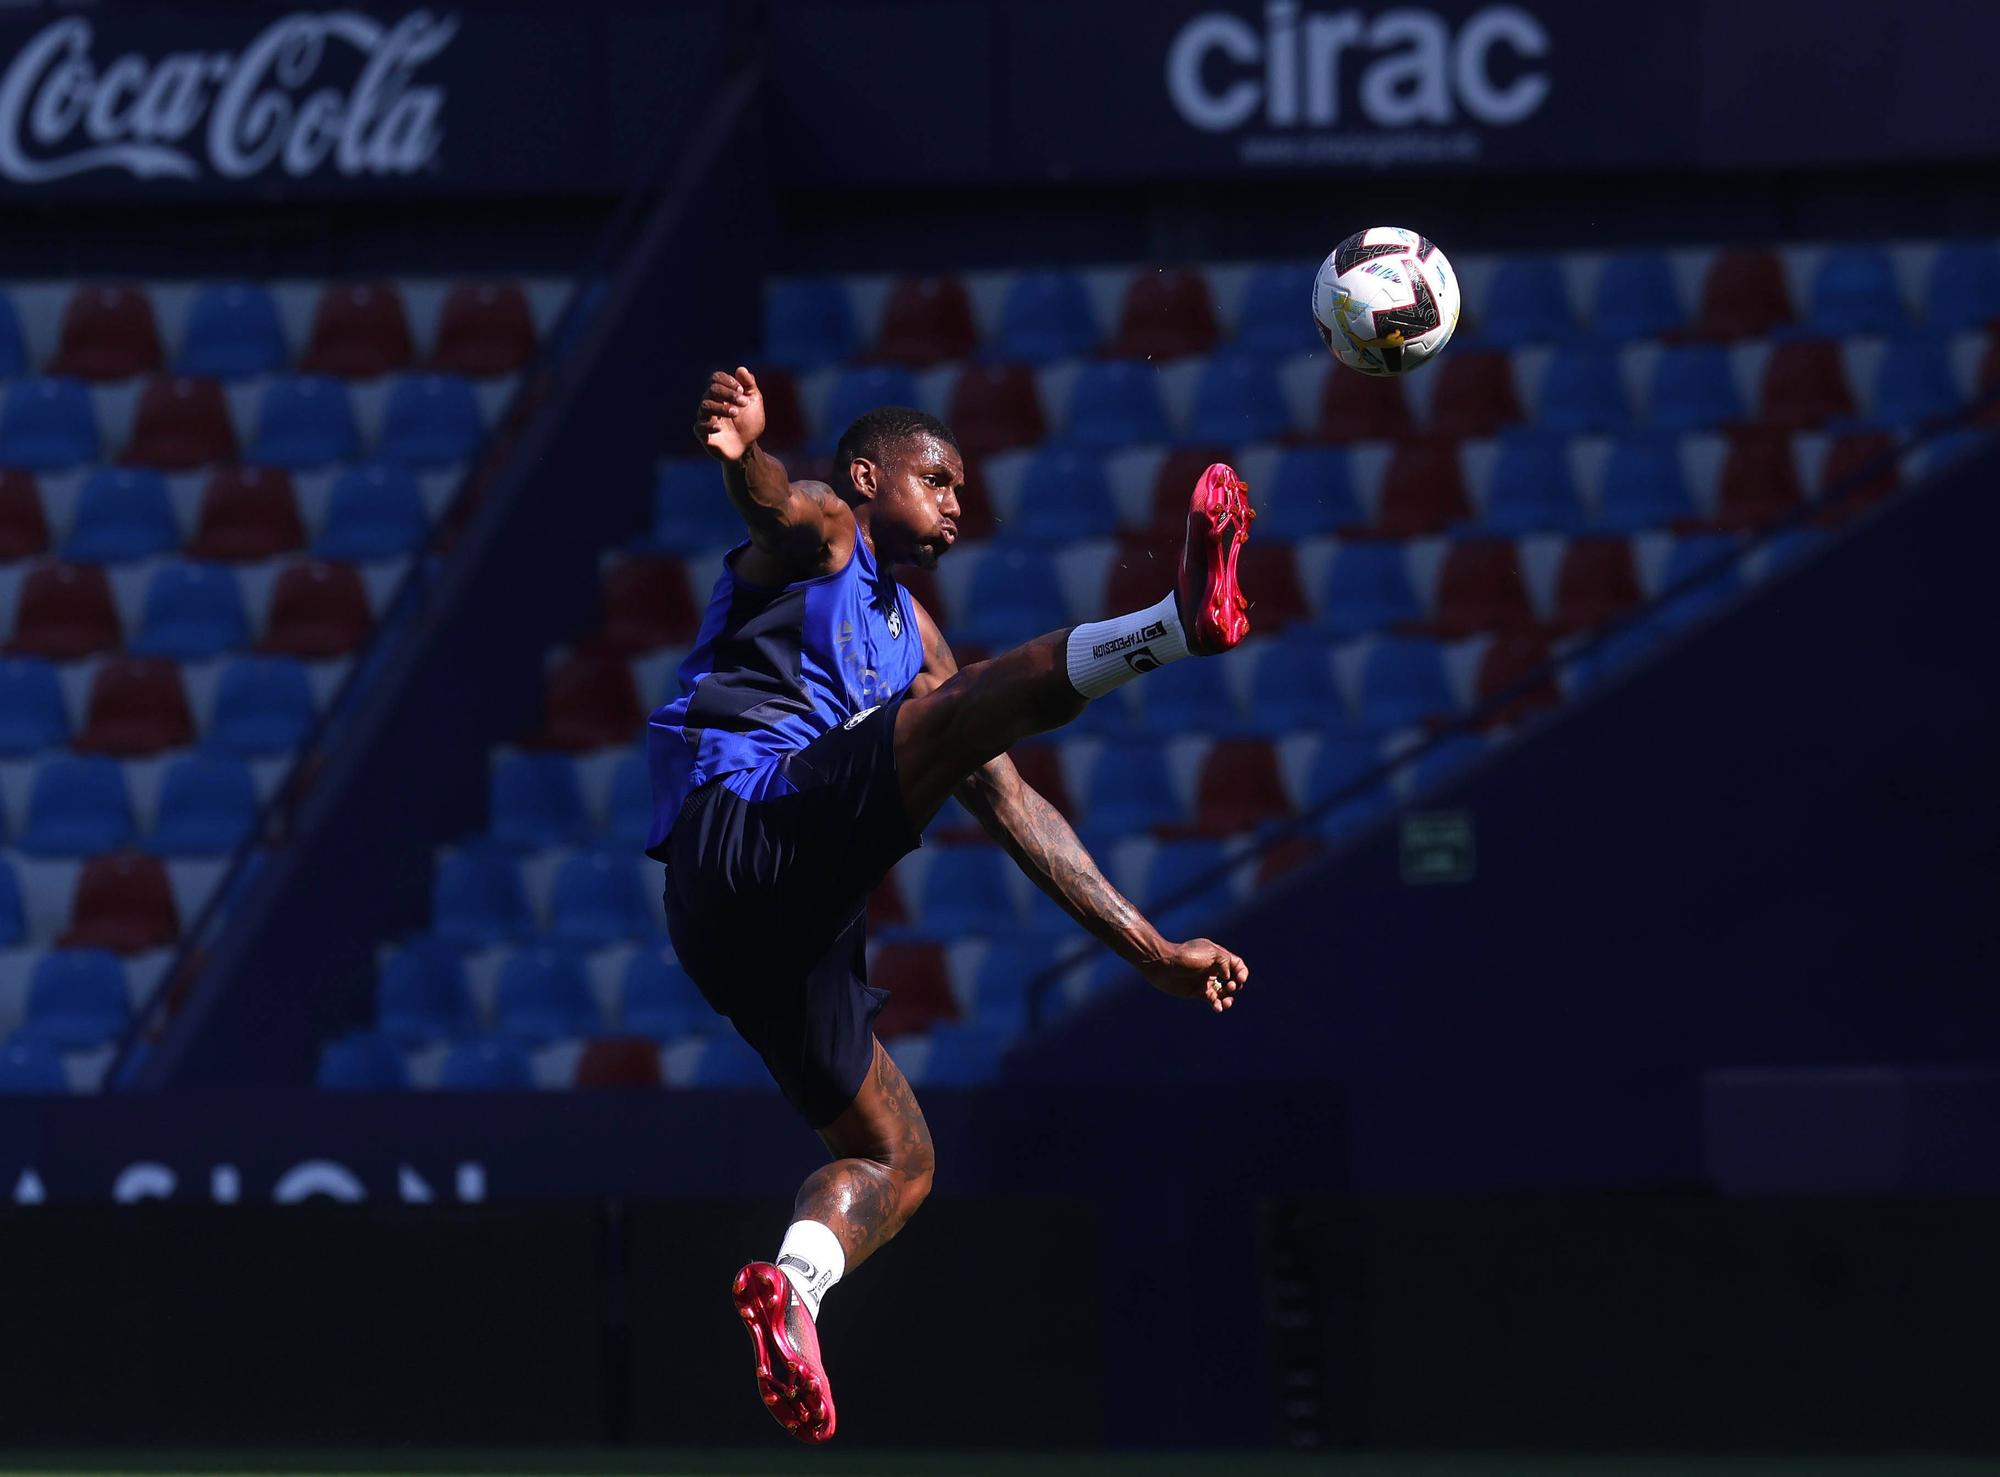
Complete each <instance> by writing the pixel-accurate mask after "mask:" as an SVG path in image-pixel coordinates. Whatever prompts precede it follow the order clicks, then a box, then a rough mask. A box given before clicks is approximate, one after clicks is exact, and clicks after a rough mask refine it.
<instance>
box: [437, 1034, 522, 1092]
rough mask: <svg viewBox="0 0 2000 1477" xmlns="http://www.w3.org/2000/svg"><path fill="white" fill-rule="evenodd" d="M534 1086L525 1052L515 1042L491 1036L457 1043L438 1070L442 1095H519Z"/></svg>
mask: <svg viewBox="0 0 2000 1477" xmlns="http://www.w3.org/2000/svg"><path fill="white" fill-rule="evenodd" d="M534 1085H535V1072H534V1068H533V1067H532V1066H530V1065H529V1063H528V1053H527V1052H525V1051H523V1050H522V1049H521V1047H520V1045H519V1044H518V1043H516V1042H513V1041H506V1040H501V1039H498V1038H495V1037H491V1036H484V1037H481V1038H479V1039H478V1040H476V1041H461V1042H459V1043H458V1045H456V1046H454V1047H452V1049H451V1050H450V1051H449V1052H448V1053H447V1054H446V1055H445V1059H444V1063H443V1065H442V1066H440V1067H439V1068H438V1087H439V1089H440V1090H442V1091H445V1092H520V1091H524V1090H526V1089H528V1088H532V1087H533V1086H534Z"/></svg>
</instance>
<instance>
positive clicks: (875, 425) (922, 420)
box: [833, 405, 963, 495]
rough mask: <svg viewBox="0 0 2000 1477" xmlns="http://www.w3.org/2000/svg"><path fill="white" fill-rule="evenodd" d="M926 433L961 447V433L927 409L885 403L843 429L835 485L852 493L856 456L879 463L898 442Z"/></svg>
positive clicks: (836, 453)
mask: <svg viewBox="0 0 2000 1477" xmlns="http://www.w3.org/2000/svg"><path fill="white" fill-rule="evenodd" d="M926 435H928V436H935V437H937V438H938V440H940V441H942V442H943V443H944V444H945V445H946V446H949V447H950V448H951V449H952V450H953V451H960V447H959V444H958V437H956V436H954V435H952V433H951V427H950V426H948V425H946V424H945V423H944V422H943V421H941V420H939V419H938V418H937V417H936V416H934V415H932V414H931V413H930V412H929V411H927V410H916V409H913V408H912V407H910V406H908V405H883V406H879V407H877V408H876V409H874V410H871V411H869V412H868V413H867V414H866V415H863V416H860V417H858V418H857V419H856V420H855V422H854V424H853V425H851V426H849V427H848V428H847V429H846V430H845V431H842V432H841V433H840V444H839V445H838V446H836V447H835V448H834V450H833V459H834V461H835V462H837V463H838V464H839V470H838V476H837V478H836V480H835V484H834V485H835V486H837V487H838V488H839V489H840V490H841V492H842V494H843V495H848V494H851V493H852V492H853V491H854V486H853V482H852V480H851V478H850V475H849V472H848V468H849V467H851V466H853V465H854V459H855V458H856V457H865V458H867V459H868V460H869V461H871V462H873V463H875V465H877V466H878V467H879V466H881V465H882V462H883V459H884V458H885V457H886V456H887V455H888V454H889V452H890V450H891V449H892V448H893V447H894V446H895V445H896V444H897V443H898V442H900V441H904V440H907V439H908V438H909V437H911V436H926ZM961 454H963V453H962V452H961Z"/></svg>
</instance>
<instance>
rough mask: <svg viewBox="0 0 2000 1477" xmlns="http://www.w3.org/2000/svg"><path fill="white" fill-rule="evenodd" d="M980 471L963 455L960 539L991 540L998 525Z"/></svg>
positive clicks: (901, 571)
mask: <svg viewBox="0 0 2000 1477" xmlns="http://www.w3.org/2000/svg"><path fill="white" fill-rule="evenodd" d="M983 472H984V469H983V468H982V467H981V466H980V465H979V457H978V456H977V455H976V454H975V453H973V452H970V451H967V452H965V482H964V484H963V485H962V486H961V487H960V488H959V490H958V536H959V538H960V539H982V538H991V537H992V536H993V530H994V529H995V528H996V527H997V526H998V525H996V524H995V523H994V521H993V500H992V498H990V497H989V496H988V495H987V492H986V485H985V483H984V481H983V480H982V475H983ZM840 475H841V477H842V478H845V477H846V475H847V474H846V473H845V472H844V471H843V472H841V474H840ZM829 480H831V479H829ZM834 485H835V486H839V485H841V484H840V483H839V482H835V483H834ZM914 567H915V566H913V565H907V564H906V565H904V566H903V567H902V568H901V569H898V570H897V571H896V577H897V578H898V579H901V578H902V577H903V575H904V574H905V573H907V572H908V571H909V570H911V569H912V568H914ZM924 608H925V609H926V610H930V612H931V614H932V615H936V614H937V611H936V610H935V609H932V608H931V607H930V606H925V607H924Z"/></svg>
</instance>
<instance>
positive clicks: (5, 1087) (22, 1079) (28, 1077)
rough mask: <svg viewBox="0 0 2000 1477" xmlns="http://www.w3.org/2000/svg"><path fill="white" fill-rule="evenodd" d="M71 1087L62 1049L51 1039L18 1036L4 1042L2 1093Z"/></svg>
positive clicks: (0, 1075)
mask: <svg viewBox="0 0 2000 1477" xmlns="http://www.w3.org/2000/svg"><path fill="white" fill-rule="evenodd" d="M68 1091H69V1077H68V1076H67V1075H66V1074H65V1073H64V1071H63V1064H62V1053H61V1052H60V1051H58V1050H56V1048H55V1047H53V1046H51V1045H50V1044H49V1043H48V1042H46V1041H36V1040H33V1039H28V1040H23V1039H22V1038H20V1037H18V1036H16V1037H14V1038H13V1039H11V1040H9V1041H8V1043H7V1044H6V1045H5V1046H0V1093H5V1094H7V1095H9V1096H15V1097H26V1096H45V1095H48V1094H51V1093H63V1092H68Z"/></svg>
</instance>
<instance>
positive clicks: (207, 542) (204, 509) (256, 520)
mask: <svg viewBox="0 0 2000 1477" xmlns="http://www.w3.org/2000/svg"><path fill="white" fill-rule="evenodd" d="M305 542H306V529H305V522H304V520H303V519H301V518H300V517H299V500H298V494H297V493H296V492H294V491H293V488H292V474H291V473H290V472H287V471H286V470H284V468H282V467H234V466H232V467H217V468H216V469H215V471H214V473H213V474H212V475H211V476H210V477H209V479H208V484H207V486H205V487H204V488H202V492H201V508H200V510H199V511H198V512H197V513H196V515H195V529H194V537H193V538H192V539H190V540H189V541H188V546H187V552H188V554H189V555H190V556H191V557H193V558H196V559H213V560H218V561H224V562H235V561H240V560H247V559H270V558H273V557H275V556H276V555H279V554H286V553H290V552H291V551H292V550H294V549H302V548H304V547H305Z"/></svg>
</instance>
